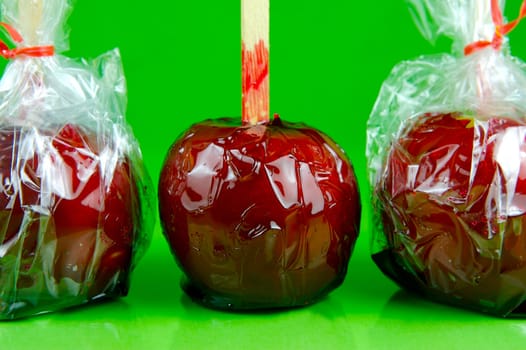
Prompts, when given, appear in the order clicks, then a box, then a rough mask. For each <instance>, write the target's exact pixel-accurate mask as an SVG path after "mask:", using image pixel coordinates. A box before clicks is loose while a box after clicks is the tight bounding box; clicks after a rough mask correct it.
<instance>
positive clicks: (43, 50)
mask: <svg viewBox="0 0 526 350" xmlns="http://www.w3.org/2000/svg"><path fill="white" fill-rule="evenodd" d="M0 26H1V27H3V28H4V29H5V30H6V31H7V33H8V34H9V36H10V37H11V39H12V40H13V41H14V42H15V43H17V44H20V43H22V42H23V41H24V39H23V38H22V36H21V35H20V33H18V32H17V31H16V29H15V28H13V27H11V26H10V25H9V24H7V23H4V22H0ZM54 54H55V47H54V46H53V45H47V46H31V47H20V48H14V49H10V48H9V46H7V44H6V43H5V41H3V40H1V39H0V56H2V57H4V58H5V59H13V58H16V57H19V56H29V57H45V56H53V55H54Z"/></svg>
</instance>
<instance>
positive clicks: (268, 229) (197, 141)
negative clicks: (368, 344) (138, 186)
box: [159, 118, 360, 309]
mask: <svg viewBox="0 0 526 350" xmlns="http://www.w3.org/2000/svg"><path fill="white" fill-rule="evenodd" d="M238 124H239V122H237V121H234V120H230V119H221V120H217V121H205V122H202V123H198V124H196V125H194V126H192V127H191V128H190V129H189V130H188V131H186V132H185V133H184V134H183V135H182V136H181V137H180V138H179V139H178V140H177V141H176V142H175V143H174V144H173V145H172V147H171V149H170V150H169V153H168V156H167V158H166V161H165V164H164V167H163V170H162V173H161V177H160V183H159V200H160V202H159V205H160V214H161V222H162V226H163V229H164V234H165V236H166V238H167V239H168V241H169V244H170V246H171V249H172V252H173V254H174V256H175V258H176V260H177V262H178V263H179V266H180V267H181V269H182V270H183V272H184V274H185V275H186V281H185V282H184V283H183V288H184V290H185V291H186V292H187V293H188V294H189V295H190V296H191V297H192V298H193V299H194V300H197V301H198V302H201V303H203V304H205V305H207V306H210V307H215V308H229V309H258V308H278V307H292V306H301V305H307V304H310V303H312V302H314V301H316V300H318V299H320V298H322V297H324V296H325V295H327V294H328V293H329V292H330V291H331V290H333V289H334V288H336V287H337V286H339V285H340V284H341V283H342V281H343V279H344V277H345V274H346V271H347V265H348V261H349V257H350V255H351V253H352V249H353V247H354V244H355V240H356V238H357V235H358V232H359V222H360V199H359V194H358V187H357V183H356V178H355V175H354V172H353V169H352V166H351V164H350V162H349V161H348V159H347V157H346V156H345V154H344V153H343V151H342V150H341V149H340V148H339V147H338V146H337V145H336V144H335V143H334V142H333V141H332V140H330V139H329V138H328V137H327V136H325V135H324V134H323V133H321V132H319V131H316V130H314V129H312V128H309V127H307V126H305V125H303V124H292V123H286V122H282V121H281V120H280V119H279V118H276V119H274V120H273V121H272V122H270V123H267V124H259V125H245V126H239V125H238Z"/></svg>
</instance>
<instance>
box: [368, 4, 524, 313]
mask: <svg viewBox="0 0 526 350" xmlns="http://www.w3.org/2000/svg"><path fill="white" fill-rule="evenodd" d="M411 3H413V5H414V9H415V14H416V17H417V18H418V19H419V26H420V28H421V29H422V30H423V32H424V34H426V35H428V37H429V38H431V37H432V36H433V35H435V34H437V33H445V34H447V35H449V36H450V37H452V38H453V39H454V43H455V46H454V47H455V50H456V51H455V53H454V54H452V55H449V54H444V55H438V56H432V57H421V58H419V59H418V60H416V61H411V62H404V63H402V64H400V65H399V66H397V67H396V68H395V69H394V70H393V71H392V74H391V76H390V77H389V78H388V79H387V80H386V81H385V83H384V85H383V87H382V89H381V92H380V95H379V97H378V100H377V103H376V105H375V107H374V110H373V112H372V114H371V117H370V119H369V123H368V145H367V152H368V162H369V170H370V181H371V184H372V186H373V193H374V196H373V207H374V210H375V214H374V216H375V221H376V226H375V227H376V231H375V233H374V237H373V249H374V250H373V259H374V261H375V262H376V264H377V265H378V266H379V267H380V269H381V270H382V271H383V272H384V273H385V274H386V275H387V276H388V277H390V278H391V279H393V280H394V281H395V282H397V283H398V284H399V285H400V286H402V287H404V288H407V289H409V290H413V291H416V292H419V293H422V294H424V295H426V296H428V297H430V298H431V299H433V300H436V301H439V302H444V303H448V304H453V305H457V306H461V307H466V308H471V309H474V310H478V311H481V312H487V313H491V314H494V315H498V316H508V315H510V314H518V313H524V311H526V304H525V301H526V66H525V65H524V63H522V62H520V61H519V60H518V59H516V58H513V57H511V56H510V54H509V48H508V41H507V38H506V37H505V35H506V34H507V33H508V32H509V31H511V30H512V29H513V28H514V27H515V26H516V25H517V24H518V23H519V21H520V19H521V18H522V17H523V16H524V15H525V14H526V5H525V4H522V6H521V10H520V15H519V17H518V19H517V20H514V21H511V22H506V21H505V19H504V17H503V14H502V9H503V6H504V1H498V0H456V1H439V0H411Z"/></svg>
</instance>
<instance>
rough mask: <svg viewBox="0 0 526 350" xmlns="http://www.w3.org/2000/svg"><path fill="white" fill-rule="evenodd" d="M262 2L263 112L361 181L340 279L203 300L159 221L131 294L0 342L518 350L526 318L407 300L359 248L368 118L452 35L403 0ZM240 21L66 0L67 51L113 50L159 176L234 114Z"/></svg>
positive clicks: (16, 326)
mask: <svg viewBox="0 0 526 350" xmlns="http://www.w3.org/2000/svg"><path fill="white" fill-rule="evenodd" d="M437 1H440V0H437ZM508 2H509V3H510V5H511V6H512V8H514V9H517V8H518V6H519V1H518V0H513V1H508ZM271 8H272V9H271V98H272V99H271V101H272V102H271V111H272V112H276V113H280V115H281V117H282V118H283V119H286V120H290V121H303V122H306V123H307V124H310V125H311V126H314V127H316V128H319V129H321V130H323V131H324V132H326V133H327V134H329V135H330V136H331V137H332V138H334V139H335V140H336V141H337V142H338V143H339V144H340V145H341V146H342V147H343V148H344V149H345V150H346V152H347V153H348V155H349V156H350V158H351V159H352V161H353V163H354V166H355V170H356V172H357V175H358V178H359V183H360V186H361V194H362V202H363V205H364V211H363V218H362V230H361V236H360V239H359V241H358V245H357V248H356V250H355V254H354V255H353V258H352V259H351V263H350V265H349V272H348V275H347V279H346V281H345V283H344V284H343V285H342V287H340V288H339V289H338V290H336V291H335V292H333V293H332V294H331V295H330V296H329V297H328V298H327V299H325V300H323V301H322V302H320V303H318V304H316V305H313V306H311V307H308V308H303V309H295V310H289V311H283V312H276V313H263V314H261V313H260V314H230V313H224V312H218V311H210V310H207V309H204V308H203V307H201V306H198V305H195V304H193V303H192V302H190V300H189V299H188V298H187V297H186V296H184V295H183V294H182V292H181V290H180V288H179V278H180V272H179V271H178V269H177V267H176V264H175V263H174V261H173V258H172V257H171V255H170V252H169V250H168V248H167V245H166V244H165V242H164V239H163V237H162V234H161V230H160V228H159V224H158V222H157V225H156V229H155V232H154V238H153V242H152V246H151V248H150V249H149V251H148V252H147V254H146V256H145V258H144V259H143V260H142V261H141V264H140V265H139V266H138V268H137V270H136V273H135V275H134V279H133V282H132V286H131V291H130V294H129V296H128V297H127V298H124V299H121V300H118V301H112V302H106V303H102V304H98V305H94V306H91V307H84V308H78V309H74V310H68V311H65V312H59V313H56V314H51V315H45V316H40V317H36V318H33V319H29V320H23V321H16V322H4V323H1V324H0V349H2V350H4V349H75V350H81V349H97V350H99V349H155V350H163V349H178V348H192V349H229V348H232V349H236V348H248V349H299V348H302V349H331V348H333V349H334V348H336V349H384V348H385V349H425V348H430V349H449V350H451V349H494V348H495V347H499V348H506V347H508V348H519V347H520V348H524V346H525V345H526V320H517V319H515V320H501V319H496V318H492V317H489V316H485V315H480V314H477V313H473V312H470V311H465V310H459V309H454V308H451V307H447V306H442V305H437V304H433V303H430V302H428V301H425V300H422V299H418V298H415V297H413V296H411V295H408V294H406V293H405V292H402V291H400V290H399V289H398V288H397V287H396V286H395V285H394V284H393V283H392V282H390V281H389V280H387V278H385V277H383V275H382V274H381V273H380V272H379V271H378V270H377V269H376V267H375V266H374V265H373V263H372V261H371V259H370V257H369V252H368V249H369V239H370V236H371V225H370V223H369V216H370V215H369V208H368V202H369V190H368V185H367V182H366V170H365V155H364V153H365V123H366V120H367V117H368V115H369V113H370V111H371V109H372V107H373V105H374V102H375V99H376V96H377V94H378V91H379V89H380V86H381V83H382V81H383V80H384V79H385V78H386V77H387V75H388V74H389V72H390V70H391V69H392V67H393V66H394V65H395V64H396V63H398V62H400V61H401V60H408V59H412V58H415V57H417V56H419V55H421V54H430V53H437V52H443V51H449V48H450V42H449V41H448V40H447V39H440V40H439V41H438V43H437V44H436V45H435V46H432V45H430V44H429V43H428V42H426V41H425V40H424V39H423V38H422V37H421V35H420V33H419V32H418V31H417V29H416V27H415V26H414V24H413V22H412V20H411V18H410V15H409V12H408V10H407V5H406V3H405V2H404V1H402V0H398V1H385V0H383V1H343V0H342V1H324V2H321V1H299V0H286V1H272V2H271ZM512 12H515V11H512ZM510 14H511V12H510ZM239 23H240V4H239V1H238V0H229V1H211V0H202V1H177V0H176V1H167V0H165V1H152V2H145V1H138V0H111V1H107V0H77V1H76V4H75V9H74V11H73V13H72V15H71V17H70V21H69V27H70V29H71V35H70V46H71V50H70V51H69V52H68V53H67V55H68V56H71V57H85V58H93V57H96V56H97V55H99V54H101V53H102V52H104V51H108V50H110V49H112V48H114V47H119V48H120V49H121V52H122V57H123V61H124V67H125V71H126V75H127V80H128V90H129V108H128V115H127V118H128V121H129V123H130V124H131V125H132V127H133V130H134V132H135V135H136V136H137V138H138V139H139V141H140V143H141V145H142V149H143V155H144V159H145V162H146V165H147V167H148V170H149V172H150V174H151V175H152V177H153V179H154V182H155V183H156V182H157V179H158V174H159V172H160V168H161V165H162V162H163V159H164V156H165V153H166V151H167V149H168V147H169V146H170V144H171V143H172V142H173V140H174V139H175V138H176V137H177V136H178V135H179V134H180V133H181V132H182V131H183V130H184V129H186V128H187V127H188V126H189V125H190V124H192V123H195V122H197V121H200V120H203V119H206V118H213V117H220V116H239V115H240V110H241V108H240V105H241V98H240V89H241V87H240V80H241V73H240V24H239ZM511 40H512V48H513V53H514V54H515V55H517V56H519V57H521V58H522V59H526V46H525V45H523V43H524V42H525V40H526V25H523V27H519V28H518V29H517V30H516V31H515V32H514V33H513V34H512V35H511Z"/></svg>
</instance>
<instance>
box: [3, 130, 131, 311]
mask: <svg viewBox="0 0 526 350" xmlns="http://www.w3.org/2000/svg"><path fill="white" fill-rule="evenodd" d="M99 152H100V150H99V149H98V143H97V139H96V136H95V135H94V134H92V133H90V132H88V131H86V130H84V129H83V128H81V127H77V126H74V125H70V124H67V125H65V126H63V127H62V128H60V130H59V131H58V133H56V134H53V133H52V132H46V131H41V130H36V129H31V128H30V129H25V128H18V127H10V128H7V127H4V128H2V129H0V178H1V182H0V319H1V318H14V317H22V316H24V315H31V314H35V313H38V312H43V311H48V310H53V309H55V308H56V306H57V305H62V306H72V305H77V304H79V303H83V302H86V301H89V300H91V299H93V298H99V297H102V296H116V295H124V294H126V293H127V288H128V272H129V269H130V264H131V255H132V245H133V242H134V237H135V232H136V230H137V227H136V226H137V225H135V221H134V220H137V217H138V215H139V213H137V212H136V211H137V209H136V208H137V205H136V201H138V198H137V195H138V194H137V191H136V188H135V185H134V182H133V179H132V178H131V176H132V174H131V172H130V169H129V166H128V164H127V162H126V161H122V162H120V163H117V165H116V167H115V169H113V171H111V169H105V170H106V173H103V170H102V165H101V164H102V161H101V159H100V157H102V156H101V154H99ZM105 176H111V178H105Z"/></svg>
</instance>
